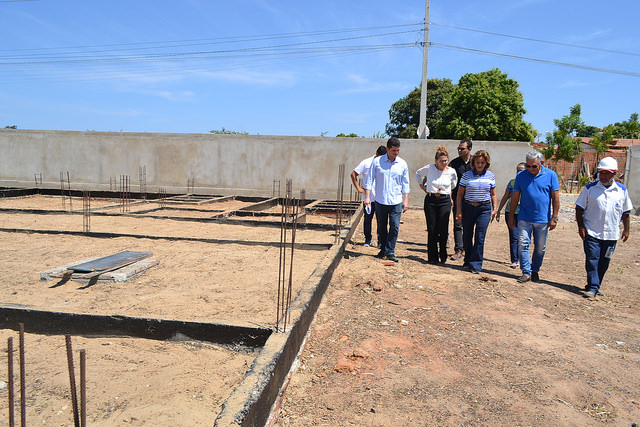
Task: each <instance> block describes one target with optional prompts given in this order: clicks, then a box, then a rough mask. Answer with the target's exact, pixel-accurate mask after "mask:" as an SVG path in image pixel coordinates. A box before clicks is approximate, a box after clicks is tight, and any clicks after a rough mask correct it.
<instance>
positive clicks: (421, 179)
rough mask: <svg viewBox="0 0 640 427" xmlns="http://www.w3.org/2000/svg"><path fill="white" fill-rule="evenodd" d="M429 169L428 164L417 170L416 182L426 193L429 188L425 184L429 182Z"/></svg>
mask: <svg viewBox="0 0 640 427" xmlns="http://www.w3.org/2000/svg"><path fill="white" fill-rule="evenodd" d="M427 171H428V168H427V167H426V166H423V167H421V168H420V169H418V170H417V171H416V182H417V183H418V185H419V186H420V189H421V190H422V191H424V192H425V193H426V192H427V189H426V188H425V184H426V183H427Z"/></svg>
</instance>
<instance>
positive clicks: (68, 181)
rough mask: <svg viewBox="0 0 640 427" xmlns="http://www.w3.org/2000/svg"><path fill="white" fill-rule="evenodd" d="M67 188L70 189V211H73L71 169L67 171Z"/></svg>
mask: <svg viewBox="0 0 640 427" xmlns="http://www.w3.org/2000/svg"><path fill="white" fill-rule="evenodd" d="M67 189H68V190H69V212H71V211H73V205H72V204H71V177H70V176H69V171H67Z"/></svg>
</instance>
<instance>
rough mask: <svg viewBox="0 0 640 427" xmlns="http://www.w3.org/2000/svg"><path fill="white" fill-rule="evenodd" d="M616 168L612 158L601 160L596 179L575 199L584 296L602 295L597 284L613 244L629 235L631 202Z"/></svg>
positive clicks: (610, 255)
mask: <svg viewBox="0 0 640 427" xmlns="http://www.w3.org/2000/svg"><path fill="white" fill-rule="evenodd" d="M617 171H618V162H617V161H616V160H615V159H614V158H612V157H605V158H604V159H602V160H600V163H598V180H597V181H594V182H592V183H591V184H589V185H587V186H586V187H585V188H584V189H583V190H582V193H580V196H579V197H578V200H576V222H577V223H578V234H580V238H581V239H582V240H583V247H584V254H585V263H584V266H585V269H586V270H587V286H586V287H585V290H584V292H583V296H584V297H585V298H595V296H596V295H603V294H602V292H601V291H600V286H601V285H602V279H603V278H604V274H605V273H606V272H607V269H608V268H609V263H610V262H611V257H612V256H613V251H614V250H615V248H616V243H617V241H618V239H620V238H621V237H622V241H623V242H626V241H627V239H628V238H629V223H630V220H629V213H630V212H631V209H633V205H632V204H631V199H630V198H629V192H628V191H627V188H626V187H625V186H624V185H622V184H621V183H619V182H616V181H615V179H613V177H614V176H615V174H616V172H617ZM620 221H622V234H621V233H620Z"/></svg>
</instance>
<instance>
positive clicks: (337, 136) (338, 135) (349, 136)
mask: <svg viewBox="0 0 640 427" xmlns="http://www.w3.org/2000/svg"><path fill="white" fill-rule="evenodd" d="M340 137H341V138H360V135H358V134H357V133H353V132H351V133H350V134H349V135H347V134H345V133H342V132H341V133H339V134H337V135H336V138H340Z"/></svg>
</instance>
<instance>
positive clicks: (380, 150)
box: [376, 145, 387, 156]
mask: <svg viewBox="0 0 640 427" xmlns="http://www.w3.org/2000/svg"><path fill="white" fill-rule="evenodd" d="M383 154H387V147H385V146H384V145H381V146H380V147H378V149H377V150H376V156H382V155H383Z"/></svg>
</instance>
